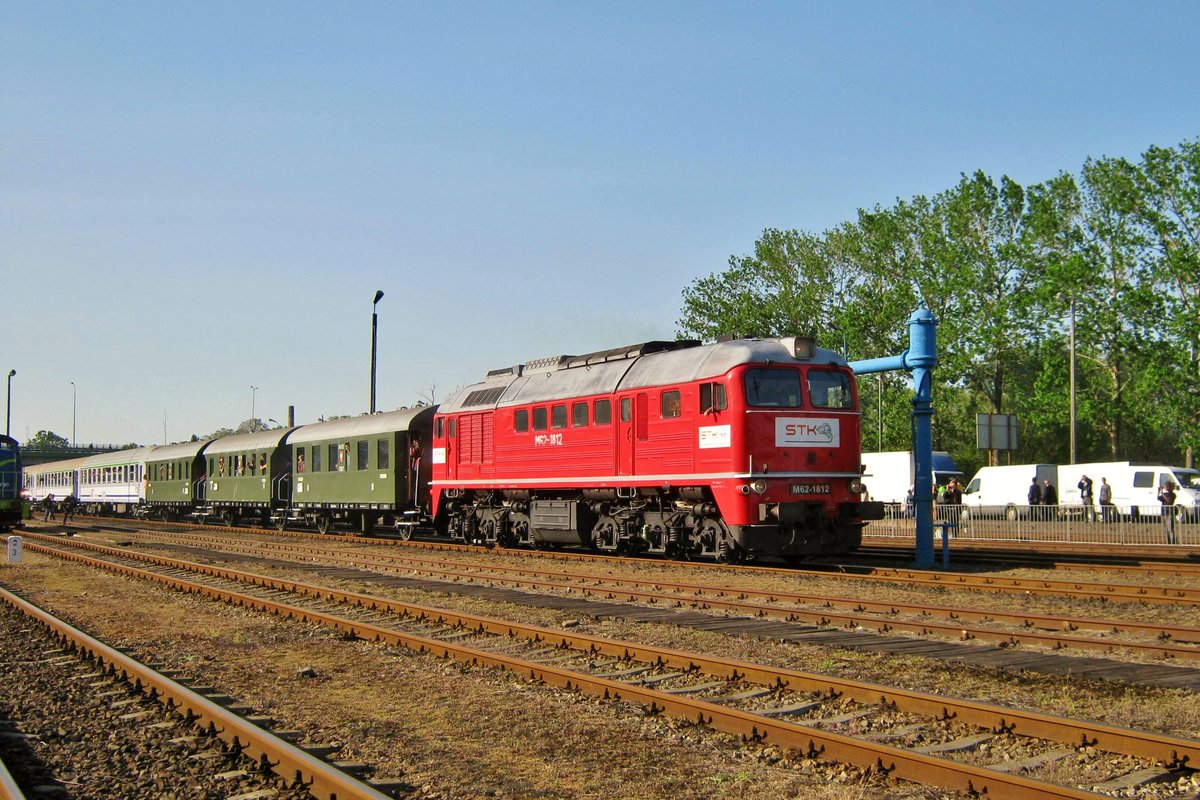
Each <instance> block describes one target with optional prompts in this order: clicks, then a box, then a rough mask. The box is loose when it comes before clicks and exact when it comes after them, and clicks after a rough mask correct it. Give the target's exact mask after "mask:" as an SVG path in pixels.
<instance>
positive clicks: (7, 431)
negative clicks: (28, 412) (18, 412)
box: [4, 369, 17, 436]
mask: <svg viewBox="0 0 1200 800" xmlns="http://www.w3.org/2000/svg"><path fill="white" fill-rule="evenodd" d="M16 374H17V371H16V370H15V369H10V370H9V371H8V400H7V401H6V402H5V404H4V435H5V436H11V435H12V379H13V376H14V375H16Z"/></svg>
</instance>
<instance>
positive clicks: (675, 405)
mask: <svg viewBox="0 0 1200 800" xmlns="http://www.w3.org/2000/svg"><path fill="white" fill-rule="evenodd" d="M681 408H682V406H681V404H680V401H679V390H678V389H674V390H672V391H669V392H663V393H662V418H663V419H674V418H675V417H678V416H679V414H680V413H681Z"/></svg>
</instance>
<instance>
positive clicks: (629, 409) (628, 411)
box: [621, 397, 633, 422]
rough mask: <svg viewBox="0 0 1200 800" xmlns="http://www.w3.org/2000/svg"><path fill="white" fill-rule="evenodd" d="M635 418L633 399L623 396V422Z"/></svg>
mask: <svg viewBox="0 0 1200 800" xmlns="http://www.w3.org/2000/svg"><path fill="white" fill-rule="evenodd" d="M631 419H633V401H632V400H630V399H629V398H628V397H622V398H621V422H629V420H631Z"/></svg>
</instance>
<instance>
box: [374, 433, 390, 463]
mask: <svg viewBox="0 0 1200 800" xmlns="http://www.w3.org/2000/svg"><path fill="white" fill-rule="evenodd" d="M375 461H376V462H377V463H376V465H375V467H376V469H391V468H392V451H391V443H390V442H388V440H387V439H377V440H376V441H375Z"/></svg>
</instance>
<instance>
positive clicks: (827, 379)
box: [808, 369, 854, 408]
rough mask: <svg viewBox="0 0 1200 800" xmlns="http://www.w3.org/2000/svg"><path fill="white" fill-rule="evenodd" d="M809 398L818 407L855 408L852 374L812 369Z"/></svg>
mask: <svg viewBox="0 0 1200 800" xmlns="http://www.w3.org/2000/svg"><path fill="white" fill-rule="evenodd" d="M808 400H809V402H810V403H812V404H813V406H814V407H816V408H853V406H854V396H853V395H852V394H851V392H850V376H849V375H847V374H846V373H844V372H837V371H834V370H828V369H810V370H809V371H808Z"/></svg>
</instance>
